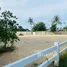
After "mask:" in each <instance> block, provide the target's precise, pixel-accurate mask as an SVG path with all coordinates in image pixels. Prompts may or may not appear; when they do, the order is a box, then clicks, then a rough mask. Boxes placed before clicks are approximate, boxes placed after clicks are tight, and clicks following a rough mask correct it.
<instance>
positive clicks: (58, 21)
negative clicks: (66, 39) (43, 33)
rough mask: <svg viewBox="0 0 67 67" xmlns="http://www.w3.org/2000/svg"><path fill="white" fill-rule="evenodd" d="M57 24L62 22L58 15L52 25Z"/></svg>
mask: <svg viewBox="0 0 67 67" xmlns="http://www.w3.org/2000/svg"><path fill="white" fill-rule="evenodd" d="M55 24H56V26H57V24H61V22H60V19H59V16H58V15H56V16H54V19H53V22H52V25H55ZM56 29H57V28H56Z"/></svg>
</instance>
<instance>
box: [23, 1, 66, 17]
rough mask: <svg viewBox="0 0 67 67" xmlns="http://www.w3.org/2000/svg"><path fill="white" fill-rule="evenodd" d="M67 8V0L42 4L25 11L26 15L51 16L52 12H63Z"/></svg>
mask: <svg viewBox="0 0 67 67" xmlns="http://www.w3.org/2000/svg"><path fill="white" fill-rule="evenodd" d="M65 10H67V1H64V2H60V3H58V4H49V5H42V6H40V7H37V8H31V9H28V10H25V11H24V13H23V14H24V17H29V16H31V17H36V18H37V17H39V16H47V15H48V16H49V15H51V14H58V13H62V12H64V11H65Z"/></svg>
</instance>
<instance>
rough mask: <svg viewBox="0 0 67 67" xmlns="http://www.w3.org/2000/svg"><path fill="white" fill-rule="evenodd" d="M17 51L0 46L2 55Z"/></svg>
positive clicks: (13, 48)
mask: <svg viewBox="0 0 67 67" xmlns="http://www.w3.org/2000/svg"><path fill="white" fill-rule="evenodd" d="M14 50H15V47H6V48H4V47H3V46H0V54H2V53H5V52H12V51H14Z"/></svg>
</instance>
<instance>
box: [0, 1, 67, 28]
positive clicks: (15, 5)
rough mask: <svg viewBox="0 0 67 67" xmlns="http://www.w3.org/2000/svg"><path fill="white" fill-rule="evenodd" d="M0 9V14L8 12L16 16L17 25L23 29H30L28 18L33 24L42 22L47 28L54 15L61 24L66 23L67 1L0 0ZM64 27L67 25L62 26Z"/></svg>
mask: <svg viewBox="0 0 67 67" xmlns="http://www.w3.org/2000/svg"><path fill="white" fill-rule="evenodd" d="M0 7H1V10H0V12H3V11H5V10H10V11H11V12H12V13H13V14H14V15H16V16H17V18H18V20H17V21H18V23H19V25H21V26H22V27H24V28H29V29H31V26H30V24H29V23H28V19H29V17H32V18H33V21H34V22H35V23H37V22H40V21H41V22H44V23H45V24H46V27H47V28H49V27H50V24H51V22H52V19H53V17H54V16H55V15H58V16H59V17H60V21H61V22H62V23H64V22H67V0H0ZM65 25H67V24H62V26H65ZM58 27H61V25H59V26H58Z"/></svg>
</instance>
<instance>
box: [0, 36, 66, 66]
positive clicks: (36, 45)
mask: <svg viewBox="0 0 67 67" xmlns="http://www.w3.org/2000/svg"><path fill="white" fill-rule="evenodd" d="M19 38H20V41H19V42H17V43H15V45H16V47H17V48H16V50H15V51H13V52H7V53H4V54H2V55H0V67H2V66H4V65H6V64H9V63H12V62H14V61H16V60H19V59H22V58H24V57H26V56H29V55H31V54H34V53H37V52H39V51H41V50H44V49H46V48H49V47H51V46H53V45H54V42H56V41H58V42H63V41H66V40H67V35H37V36H32V35H30V36H22V37H19Z"/></svg>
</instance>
